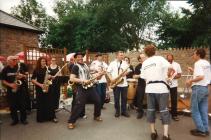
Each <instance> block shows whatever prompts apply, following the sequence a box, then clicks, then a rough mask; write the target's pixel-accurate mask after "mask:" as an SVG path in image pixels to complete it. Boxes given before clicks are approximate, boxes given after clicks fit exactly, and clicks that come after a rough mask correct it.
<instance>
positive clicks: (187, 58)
mask: <svg viewBox="0 0 211 140" xmlns="http://www.w3.org/2000/svg"><path fill="white" fill-rule="evenodd" d="M205 49H206V52H207V56H206V59H207V60H210V59H209V57H210V54H209V49H208V48H205ZM193 52H194V49H193V48H190V49H174V50H158V51H157V55H161V56H163V57H166V55H167V54H168V53H172V54H173V55H174V60H175V61H176V62H178V63H179V64H180V65H181V68H182V71H183V73H182V74H183V75H185V74H188V72H187V67H188V66H191V67H193V64H194V61H193V60H192V58H191V56H192V54H193ZM138 55H139V52H134V51H132V52H127V53H126V54H125V56H128V57H129V58H130V61H131V64H132V65H133V66H134V67H135V66H136V65H137V64H138V60H137V57H138ZM114 59H115V54H114V53H110V54H109V62H111V61H112V60H114ZM185 79H186V77H182V78H180V80H179V87H181V88H183V87H184V81H185ZM180 90H182V89H180Z"/></svg>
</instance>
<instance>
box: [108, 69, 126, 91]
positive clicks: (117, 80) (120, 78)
mask: <svg viewBox="0 0 211 140" xmlns="http://www.w3.org/2000/svg"><path fill="white" fill-rule="evenodd" d="M129 67H130V66H128V67H127V68H126V69H125V70H124V71H123V70H122V73H120V74H119V75H118V76H117V77H116V78H115V79H114V80H112V81H111V83H110V88H111V89H113V88H115V87H116V86H117V85H119V84H121V83H123V82H124V79H123V75H124V74H125V73H126V72H127V70H128V68H129Z"/></svg>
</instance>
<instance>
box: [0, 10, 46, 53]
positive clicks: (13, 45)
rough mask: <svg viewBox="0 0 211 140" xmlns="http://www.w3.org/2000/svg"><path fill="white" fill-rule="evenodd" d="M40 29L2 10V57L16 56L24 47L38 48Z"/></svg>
mask: <svg viewBox="0 0 211 140" xmlns="http://www.w3.org/2000/svg"><path fill="white" fill-rule="evenodd" d="M41 33H43V31H41V30H40V29H39V28H37V27H35V26H33V25H30V24H28V23H26V22H24V21H22V20H20V19H18V18H16V17H14V16H12V15H10V14H8V13H6V12H4V11H2V10H0V55H2V56H8V55H15V54H17V53H19V52H20V51H23V49H24V47H27V46H30V47H38V42H39V39H38V35H39V34H41Z"/></svg>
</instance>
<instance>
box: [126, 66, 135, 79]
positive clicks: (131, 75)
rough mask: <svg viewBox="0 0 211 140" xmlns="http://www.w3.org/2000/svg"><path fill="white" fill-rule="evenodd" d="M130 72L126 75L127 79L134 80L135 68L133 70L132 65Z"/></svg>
mask: <svg viewBox="0 0 211 140" xmlns="http://www.w3.org/2000/svg"><path fill="white" fill-rule="evenodd" d="M129 68H130V70H131V71H130V72H129V73H128V74H127V75H126V77H127V79H128V78H133V74H134V68H133V66H132V65H130V67H129Z"/></svg>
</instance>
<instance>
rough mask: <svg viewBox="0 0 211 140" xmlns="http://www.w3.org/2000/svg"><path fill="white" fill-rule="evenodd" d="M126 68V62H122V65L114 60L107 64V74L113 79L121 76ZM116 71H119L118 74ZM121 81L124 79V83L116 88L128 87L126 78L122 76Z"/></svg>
mask: <svg viewBox="0 0 211 140" xmlns="http://www.w3.org/2000/svg"><path fill="white" fill-rule="evenodd" d="M128 67H129V66H128V64H127V62H126V61H122V63H121V64H120V62H119V61H117V60H114V61H112V62H111V63H110V64H109V66H108V69H107V72H108V73H110V74H111V77H112V78H113V79H114V78H116V77H117V76H118V75H119V74H121V73H122V71H125V70H126V69H127V68H128ZM118 69H119V73H118ZM128 71H129V69H128ZM123 79H124V82H123V83H122V84H119V85H117V86H118V87H126V86H128V83H127V79H126V76H124V77H123Z"/></svg>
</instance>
